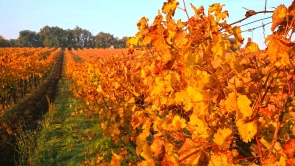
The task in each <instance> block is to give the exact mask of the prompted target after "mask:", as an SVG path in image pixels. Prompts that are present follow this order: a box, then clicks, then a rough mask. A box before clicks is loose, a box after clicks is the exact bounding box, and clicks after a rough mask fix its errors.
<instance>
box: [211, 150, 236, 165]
mask: <svg viewBox="0 0 295 166" xmlns="http://www.w3.org/2000/svg"><path fill="white" fill-rule="evenodd" d="M227 158H228V157H227V156H226V155H225V154H223V153H219V154H218V155H216V154H214V153H213V154H212V155H210V161H209V164H208V166H225V165H226V166H234V164H230V163H229V162H228V160H227Z"/></svg>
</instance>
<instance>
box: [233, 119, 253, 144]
mask: <svg viewBox="0 0 295 166" xmlns="http://www.w3.org/2000/svg"><path fill="white" fill-rule="evenodd" d="M236 125H237V127H238V131H239V135H240V137H241V139H242V140H243V141H244V142H246V143H248V142H250V141H251V139H253V138H254V136H255V134H256V133H257V124H256V122H254V121H251V122H249V123H244V122H243V120H242V119H240V120H238V121H237V122H236Z"/></svg>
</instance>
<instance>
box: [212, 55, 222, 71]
mask: <svg viewBox="0 0 295 166" xmlns="http://www.w3.org/2000/svg"><path fill="white" fill-rule="evenodd" d="M211 64H212V66H213V68H214V69H217V68H219V67H220V66H221V64H222V59H221V58H220V56H216V58H214V60H211Z"/></svg>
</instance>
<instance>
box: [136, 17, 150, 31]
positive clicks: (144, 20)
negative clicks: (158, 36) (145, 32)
mask: <svg viewBox="0 0 295 166" xmlns="http://www.w3.org/2000/svg"><path fill="white" fill-rule="evenodd" d="M148 21H149V19H148V18H146V17H142V18H141V19H140V20H139V21H138V23H137V27H138V30H142V29H144V28H146V27H147V26H148V25H147V24H148Z"/></svg>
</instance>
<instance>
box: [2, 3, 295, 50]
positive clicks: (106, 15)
mask: <svg viewBox="0 0 295 166" xmlns="http://www.w3.org/2000/svg"><path fill="white" fill-rule="evenodd" d="M165 1H166V0H125V1H123V0H104V1H102V0H0V23H1V26H0V35H2V36H3V37H5V38H6V39H15V38H17V37H18V35H19V31H21V30H31V31H36V32H38V31H39V30H40V29H41V28H42V27H44V26H45V25H48V26H58V27H60V28H63V29H73V28H75V27H76V25H77V26H79V27H81V28H83V29H87V30H89V31H90V32H92V34H93V35H96V34H97V33H99V32H108V33H111V34H113V35H114V36H116V37H120V38H121V37H122V36H133V35H135V33H136V32H137V26H136V23H137V21H138V20H139V19H140V18H141V17H143V16H145V17H148V18H149V19H150V23H152V21H153V19H154V17H155V16H156V15H157V12H158V9H161V8H162V5H163V2H165ZM179 2H180V6H179V7H183V3H182V0H180V1H179ZM185 2H186V4H187V8H188V10H189V15H190V16H192V15H193V11H192V10H191V8H190V5H189V3H192V4H193V5H194V6H196V7H199V6H200V5H203V6H204V7H205V11H206V12H207V10H208V7H209V5H211V4H213V3H220V4H225V5H226V6H225V7H224V9H225V10H228V11H229V16H230V17H229V18H228V19H227V22H228V23H231V22H235V21H237V20H239V19H242V18H244V15H245V13H246V10H245V9H243V8H242V7H245V8H247V9H251V10H254V11H262V10H263V9H264V3H265V0H206V1H201V0H194V1H192V0H185ZM291 3H292V0H268V2H267V10H274V9H273V8H272V7H277V6H278V5H280V4H285V6H287V7H288V6H289V5H290V4H291ZM269 16H271V14H266V15H264V14H260V15H256V16H253V18H250V19H248V20H246V21H244V22H242V23H240V24H238V25H243V24H245V23H248V22H251V21H255V20H257V19H261V18H265V17H269ZM175 18H176V19H182V20H183V21H186V20H187V18H186V15H185V14H184V12H183V11H181V10H177V11H176V14H175ZM270 21H271V19H267V20H263V21H259V22H257V23H254V24H250V25H248V26H244V27H242V30H247V29H250V28H254V27H257V26H260V25H262V22H263V23H264V24H265V23H268V22H270ZM270 27H271V24H269V25H266V26H265V30H266V31H265V35H266V36H267V35H268V34H270V33H271V32H270ZM242 35H243V37H244V38H245V41H247V38H248V37H251V38H252V36H253V40H254V41H255V42H257V43H258V44H259V46H260V47H261V48H263V47H265V46H264V44H263V41H264V35H263V29H262V28H258V29H255V30H254V31H253V32H244V33H243V34H242Z"/></svg>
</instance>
